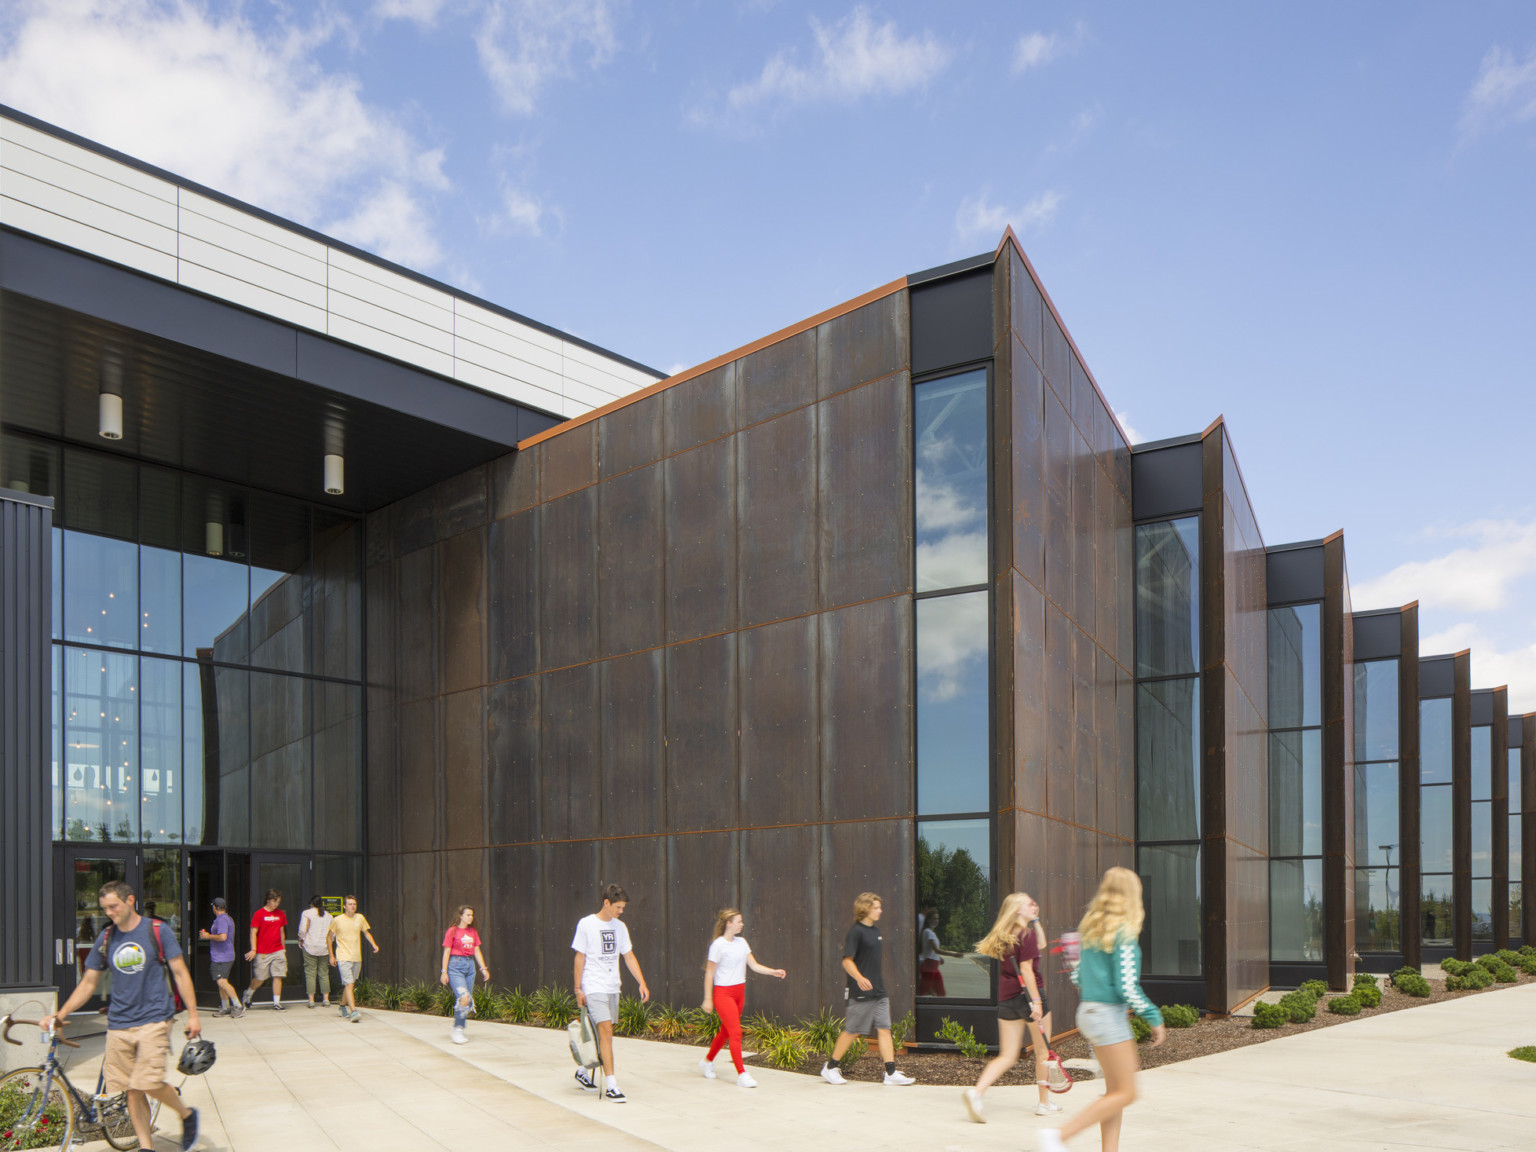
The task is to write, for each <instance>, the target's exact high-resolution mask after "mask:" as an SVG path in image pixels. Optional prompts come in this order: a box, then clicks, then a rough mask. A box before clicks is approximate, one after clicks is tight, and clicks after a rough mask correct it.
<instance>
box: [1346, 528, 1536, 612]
mask: <svg viewBox="0 0 1536 1152" xmlns="http://www.w3.org/2000/svg"><path fill="white" fill-rule="evenodd" d="M1442 535H1448V536H1451V537H1453V538H1460V539H1465V540H1467V541H1468V543H1467V544H1465V545H1463V546H1461V547H1457V548H1452V549H1451V550H1450V551H1447V552H1443V553H1442V554H1441V555H1438V556H1435V557H1433V558H1431V559H1429V560H1410V561H1408V562H1407V563H1406V564H1399V565H1398V566H1397V567H1396V568H1394V569H1392V570H1391V571H1390V572H1387V573H1385V574H1384V575H1381V576H1378V577H1377V578H1376V579H1374V580H1367V581H1365V582H1364V583H1361V584H1354V585H1352V586H1351V588H1350V598H1351V600H1353V602H1354V604H1355V606H1356V607H1357V608H1383V607H1389V606H1393V605H1397V604H1406V603H1408V601H1410V600H1418V601H1419V602H1420V604H1421V605H1423V606H1424V607H1425V608H1426V609H1432V610H1435V611H1445V610H1456V609H1459V610H1461V611H1466V612H1492V611H1497V610H1498V609H1500V608H1503V607H1504V606H1505V604H1506V603H1507V601H1508V597H1509V590H1510V587H1511V585H1513V584H1514V583H1516V582H1517V581H1519V580H1521V579H1524V578H1525V577H1527V576H1531V575H1533V574H1536V521H1531V522H1528V523H1522V522H1520V521H1517V520H1476V521H1473V522H1472V523H1470V524H1466V525H1464V526H1461V527H1458V528H1456V529H1454V530H1452V531H1450V532H1447V533H1442Z"/></svg>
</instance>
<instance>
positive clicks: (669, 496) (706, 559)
mask: <svg viewBox="0 0 1536 1152" xmlns="http://www.w3.org/2000/svg"><path fill="white" fill-rule="evenodd" d="M665 467H666V512H665V515H666V529H665V544H664V549H665V555H666V588H667V640H668V641H669V642H674V643H675V642H677V641H680V640H691V639H693V638H694V637H696V636H706V635H709V634H711V633H715V632H724V631H725V630H726V629H728V628H733V627H735V624H736V578H737V571H736V485H735V476H736V452H735V445H734V442H733V440H732V439H729V438H727V439H723V440H713V441H711V442H710V443H708V444H705V445H704V446H703V447H701V448H695V449H693V450H692V451H689V452H684V453H682V454H681V455H679V456H672V457H669V458H668V460H667V462H666V466H665Z"/></svg>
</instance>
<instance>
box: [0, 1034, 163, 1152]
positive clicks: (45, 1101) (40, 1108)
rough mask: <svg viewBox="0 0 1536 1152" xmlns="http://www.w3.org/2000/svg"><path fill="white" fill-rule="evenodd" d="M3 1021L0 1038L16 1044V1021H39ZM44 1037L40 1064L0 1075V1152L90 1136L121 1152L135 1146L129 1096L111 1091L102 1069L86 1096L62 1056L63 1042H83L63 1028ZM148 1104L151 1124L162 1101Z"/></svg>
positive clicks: (72, 1045)
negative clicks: (13, 1035)
mask: <svg viewBox="0 0 1536 1152" xmlns="http://www.w3.org/2000/svg"><path fill="white" fill-rule="evenodd" d="M0 1024H3V1027H0V1039H3V1040H4V1041H5V1042H6V1043H7V1044H14V1045H16V1046H17V1047H18V1048H19V1047H21V1041H20V1040H12V1039H11V1028H12V1027H13V1026H14V1025H17V1024H20V1025H30V1026H31V1027H33V1028H36V1027H37V1026H38V1022H37V1021H36V1020H16V1019H13V1018H12V1017H10V1016H6V1017H5V1018H4V1019H3V1020H0ZM44 1035H45V1036H47V1037H48V1054H47V1055H46V1056H45V1057H44V1058H43V1063H42V1066H41V1067H38V1068H18V1069H16V1071H14V1072H8V1073H6V1075H5V1076H3V1077H0V1152H14V1150H15V1149H21V1148H59V1149H68V1148H70V1147H71V1144H72V1143H84V1142H86V1141H89V1140H105V1141H106V1142H107V1143H108V1144H110V1145H112V1147H113V1148H117V1149H119V1150H121V1152H131V1150H134V1149H137V1148H138V1146H139V1137H138V1134H137V1133H136V1132H135V1131H134V1130H133V1118H132V1117H131V1116H129V1114H128V1094H127V1093H126V1092H118V1093H115V1094H111V1095H109V1094H108V1093H107V1091H106V1070H105V1068H103V1069H102V1071H101V1072H100V1073H98V1074H97V1077H96V1091H95V1093H94V1094H92V1095H90V1096H87V1095H85V1094H84V1093H83V1092H81V1091H80V1089H78V1088H76V1087H75V1086H74V1085H73V1084H72V1083H70V1080H69V1076H68V1075H67V1074H66V1073H65V1071H64V1067H63V1065H61V1064H60V1063H59V1060H58V1048H59V1045H60V1044H62V1045H64V1046H65V1047H66V1048H78V1047H80V1045H79V1044H77V1043H76V1042H75V1041H73V1040H66V1039H65V1038H64V1037H63V1035H62V1034H61V1033H60V1031H59V1029H55V1030H54V1031H52V1032H45V1033H44ZM147 1102H148V1104H149V1123H150V1127H151V1128H153V1127H154V1124H155V1119H156V1117H157V1116H158V1115H159V1114H160V1101H159V1100H156V1099H155V1098H154V1097H153V1096H151V1097H149V1098H148V1101H147Z"/></svg>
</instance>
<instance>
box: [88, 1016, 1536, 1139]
mask: <svg viewBox="0 0 1536 1152" xmlns="http://www.w3.org/2000/svg"><path fill="white" fill-rule="evenodd" d="M364 1015H365V1019H364V1020H363V1021H362V1023H360V1024H355V1025H354V1024H347V1023H344V1022H343V1021H341V1020H340V1019H339V1017H337V1016H336V1015H335V1014H334V1013H323V1012H322V1010H321V1009H318V1008H317V1009H315V1010H314V1011H308V1010H306V1009H305V1008H303V1007H302V1006H300V1007H297V1008H290V1009H289V1010H288V1011H287V1012H285V1013H282V1014H278V1013H274V1012H272V1011H271V1010H270V1009H264V1008H257V1009H255V1010H254V1011H252V1012H249V1013H247V1014H246V1016H245V1018H244V1019H243V1020H240V1021H238V1022H233V1021H227V1020H215V1021H211V1022H210V1027H209V1029H208V1032H209V1034H210V1035H211V1037H212V1038H213V1039H214V1040H215V1041H216V1042H217V1044H218V1046H219V1062H218V1065H217V1066H216V1068H215V1069H214V1071H213V1072H212V1073H211V1074H210V1075H208V1076H205V1077H200V1078H194V1079H192V1080H190V1081H188V1083H187V1086H186V1088H185V1089H184V1091H185V1093H186V1098H187V1099H188V1101H189V1102H191V1103H194V1104H196V1105H198V1106H199V1107H202V1108H204V1109H205V1122H204V1131H205V1133H206V1135H207V1141H206V1144H205V1147H207V1148H210V1149H213V1150H215V1152H219V1150H222V1149H234V1150H237V1152H267V1150H272V1152H305V1150H308V1149H348V1150H350V1149H357V1150H358V1152H394V1150H396V1149H401V1150H403V1149H406V1148H411V1149H421V1148H427V1149H431V1148H450V1147H452V1148H455V1149H463V1148H466V1147H505V1146H507V1145H506V1143H505V1141H507V1140H515V1141H517V1142H518V1143H519V1144H522V1145H532V1146H535V1147H538V1146H541V1145H548V1146H552V1147H559V1148H568V1149H578V1150H584V1149H597V1148H602V1149H604V1150H609V1149H619V1150H627V1149H640V1148H658V1147H659V1148H667V1149H677V1150H687V1152H695V1150H697V1152H702V1150H704V1149H710V1150H711V1152H717V1150H718V1149H720V1148H729V1149H731V1152H753V1150H758V1149H762V1150H765V1152H766V1150H768V1149H773V1150H774V1152H781V1150H782V1149H784V1148H786V1147H794V1146H796V1145H799V1146H806V1145H808V1144H810V1143H812V1142H814V1143H815V1144H817V1145H823V1146H825V1145H827V1144H831V1145H832V1146H838V1147H853V1148H863V1147H874V1146H887V1147H889V1146H901V1147H912V1148H925V1149H942V1150H944V1152H970V1150H972V1149H974V1150H978V1152H980V1150H985V1149H1009V1150H1010V1152H1018V1150H1019V1149H1029V1148H1032V1147H1033V1144H1034V1136H1033V1133H1034V1131H1035V1130H1036V1129H1038V1128H1039V1127H1041V1126H1043V1125H1045V1124H1046V1123H1055V1122H1058V1121H1046V1120H1043V1119H1039V1118H1036V1117H1035V1116H1034V1115H1033V1114H1032V1110H1033V1100H1034V1092H1033V1091H1032V1090H1030V1089H1026V1088H1006V1089H994V1090H993V1091H992V1092H990V1093H989V1094H988V1097H987V1101H988V1116H989V1118H990V1123H988V1124H986V1125H976V1124H971V1123H969V1122H968V1121H967V1120H966V1119H965V1116H964V1112H963V1110H962V1107H961V1104H960V1099H959V1090H958V1089H956V1088H940V1087H928V1086H923V1085H918V1086H916V1087H912V1088H886V1087H884V1086H881V1085H872V1084H849V1085H847V1086H845V1087H842V1088H834V1087H831V1086H829V1085H826V1084H823V1083H822V1082H821V1081H820V1080H817V1079H813V1078H811V1077H806V1076H800V1075H796V1074H793V1073H788V1072H773V1071H768V1070H761V1071H755V1072H754V1075H755V1076H756V1077H757V1079H758V1081H759V1083H760V1085H761V1086H760V1087H759V1088H757V1089H756V1090H753V1091H744V1090H742V1089H739V1088H737V1087H736V1086H735V1081H734V1077H733V1076H731V1075H730V1072H729V1059H728V1057H726V1056H724V1055H722V1057H721V1059H720V1061H719V1068H720V1069H721V1072H722V1075H721V1078H720V1079H718V1080H714V1081H709V1080H705V1079H703V1077H701V1076H700V1075H699V1072H698V1068H697V1061H698V1058H699V1056H700V1055H701V1054H702V1053H701V1051H700V1050H699V1049H695V1048H689V1047H684V1046H679V1045H670V1044H660V1043H655V1042H651V1041H643V1040H627V1039H620V1040H618V1042H617V1059H618V1070H619V1081H620V1084H621V1085H622V1087H623V1088H624V1090H625V1092H626V1093H627V1094H628V1096H629V1100H630V1102H629V1103H628V1104H624V1105H614V1104H605V1103H603V1102H601V1101H599V1100H598V1099H597V1098H596V1096H595V1095H593V1094H591V1093H584V1092H582V1091H580V1090H579V1089H578V1088H577V1087H576V1086H575V1082H574V1080H573V1079H572V1075H571V1073H572V1070H573V1067H574V1066H573V1065H572V1063H571V1060H570V1055H569V1052H568V1049H567V1047H566V1043H565V1036H564V1034H563V1033H560V1032H554V1031H551V1030H547V1029H540V1028H518V1027H508V1026H505V1025H500V1024H479V1023H476V1022H475V1021H473V1020H471V1022H470V1028H469V1034H470V1037H471V1042H470V1043H469V1044H467V1045H464V1046H461V1047H460V1046H455V1045H453V1044H452V1043H450V1042H449V1038H448V1030H449V1022H448V1021H447V1020H444V1019H442V1018H440V1017H428V1016H418V1015H415V1014H411V1013H397V1012H372V1011H366V1010H365V1013H364ZM1530 1043H1536V985H1526V986H1524V987H1520V988H1511V989H1505V990H1501V991H1497V992H1490V993H1486V994H1483V995H1478V996H1470V997H1467V998H1465V999H1460V1000H1454V1001H1450V1002H1447V1003H1442V1004H1434V1005H1426V1006H1425V1007H1422V1008H1415V1009H1410V1010H1407V1011H1402V1012H1394V1013H1390V1014H1388V1015H1385V1016H1378V1017H1373V1018H1371V1019H1368V1020H1360V1021H1356V1022H1352V1023H1349V1024H1345V1025H1342V1026H1339V1027H1335V1028H1326V1029H1320V1030H1317V1031H1314V1032H1308V1033H1302V1034H1298V1035H1296V1036H1291V1037H1284V1038H1281V1039H1278V1040H1273V1041H1269V1042H1267V1043H1264V1044H1258V1045H1254V1046H1252V1047H1248V1048H1242V1049H1237V1050H1235V1051H1232V1052H1226V1053H1222V1054H1220V1055H1216V1056H1207V1057H1204V1058H1202V1059H1199V1060H1190V1061H1186V1062H1184V1063H1181V1064H1176V1065H1171V1066H1169V1067H1165V1068H1158V1069H1155V1070H1153V1071H1150V1072H1146V1073H1143V1075H1142V1078H1141V1099H1140V1100H1139V1101H1138V1102H1137V1103H1136V1104H1135V1105H1134V1107H1133V1108H1132V1110H1131V1111H1130V1112H1128V1113H1127V1116H1126V1125H1125V1133H1124V1137H1123V1140H1122V1146H1123V1148H1124V1149H1125V1150H1126V1152H1175V1150H1177V1152H1218V1150H1219V1152H1242V1150H1248V1149H1254V1150H1257V1149H1265V1150H1270V1149H1275V1150H1278V1149H1285V1150H1286V1152H1323V1150H1325V1149H1326V1150H1328V1152H1408V1150H1410V1149H1412V1150H1413V1152H1423V1150H1424V1149H1431V1148H1433V1149H1449V1150H1467V1152H1472V1150H1476V1152H1498V1150H1501V1149H1522V1150H1529V1149H1531V1148H1532V1147H1533V1146H1536V1138H1533V1135H1532V1133H1533V1132H1536V1065H1531V1064H1526V1063H1521V1062H1520V1061H1516V1060H1511V1059H1509V1058H1508V1057H1507V1056H1505V1055H1504V1053H1505V1051H1506V1050H1508V1049H1510V1048H1513V1047H1515V1046H1516V1045H1518V1044H1530ZM77 1066H78V1067H79V1068H80V1069H81V1075H80V1076H77V1077H76V1079H77V1080H89V1079H91V1078H92V1077H94V1067H93V1066H91V1064H90V1062H89V1060H87V1059H81V1058H77ZM71 1071H72V1073H73V1072H74V1071H75V1067H72V1068H71ZM1102 1091H1103V1088H1102V1085H1101V1084H1099V1083H1086V1084H1081V1085H1079V1086H1078V1087H1077V1088H1074V1089H1073V1090H1072V1091H1071V1092H1069V1093H1067V1094H1066V1095H1065V1096H1062V1097H1058V1098H1057V1099H1058V1100H1060V1101H1061V1102H1062V1103H1063V1104H1064V1105H1065V1106H1066V1107H1067V1109H1068V1110H1069V1111H1075V1110H1077V1109H1079V1108H1082V1107H1084V1106H1085V1105H1087V1104H1088V1103H1089V1102H1090V1101H1091V1100H1093V1099H1095V1098H1097V1097H1098V1096H1099V1095H1100V1094H1101V1093H1102ZM175 1131H176V1124H175V1121H174V1120H172V1121H170V1123H169V1125H168V1128H167V1135H168V1136H171V1135H174V1133H175ZM486 1140H496V1141H497V1143H496V1144H491V1145H487V1144H484V1143H478V1144H469V1143H466V1141H482V1142H483V1141H486ZM158 1147H159V1148H161V1149H162V1150H164V1152H169V1150H170V1149H172V1148H174V1141H172V1140H161V1141H160V1142H159V1143H158ZM1074 1147H1076V1148H1080V1149H1090V1148H1095V1149H1096V1148H1097V1147H1098V1139H1097V1134H1096V1133H1093V1134H1085V1135H1084V1136H1082V1137H1080V1138H1079V1139H1078V1140H1077V1141H1076V1142H1075V1143H1074Z"/></svg>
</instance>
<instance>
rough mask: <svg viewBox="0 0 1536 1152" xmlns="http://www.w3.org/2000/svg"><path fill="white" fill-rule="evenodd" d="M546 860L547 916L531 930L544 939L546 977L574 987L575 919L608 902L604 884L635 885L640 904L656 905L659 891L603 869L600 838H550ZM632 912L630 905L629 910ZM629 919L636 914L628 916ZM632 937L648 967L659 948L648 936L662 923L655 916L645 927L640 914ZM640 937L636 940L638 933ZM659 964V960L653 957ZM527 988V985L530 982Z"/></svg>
mask: <svg viewBox="0 0 1536 1152" xmlns="http://www.w3.org/2000/svg"><path fill="white" fill-rule="evenodd" d="M541 857H542V861H543V862H542V865H541V871H542V874H543V880H544V889H543V895H542V896H541V898H540V902H539V911H540V912H541V913H542V915H543V919H542V920H540V921H539V922H538V923H537V924H536V925H532V926H531V930H532V932H533V933H534V935H535V936H536V937H537V938H538V940H539V943H540V948H539V954H540V956H541V957H542V960H541V961H540V964H539V971H540V972H541V973H542V974H543V978H544V979H545V980H546V981H547V982H548V983H550V984H553V985H555V986H556V987H557V988H558V987H561V986H562V985H563V986H564V987H567V988H569V987H572V984H571V978H572V977H573V976H574V975H575V969H576V954H575V953H574V952H572V951H571V938H572V937H573V936H574V935H575V934H576V922H577V921H578V920H580V919H581V918H582V917H583V916H587V915H590V914H591V913H593V912H596V911H597V910H598V909H600V908H601V907H602V906H603V901H602V896H601V892H602V889H603V887H604V886H605V885H608V884H623V885H625V886H626V887H628V886H629V885H630V884H633V885H634V890H633V891H631V892H630V896H631V898H633V899H635V900H636V902H637V903H638V902H639V900H641V899H644V900H646V901H647V902H648V903H651V904H657V903H660V901H659V900H658V899H657V897H656V894H655V892H654V891H649V892H647V891H643V890H642V886H641V885H642V883H643V881H642V882H636V881H635V880H632V879H631V878H629V877H626V876H621V875H618V874H617V873H613V874H608V873H604V872H603V871H602V867H601V862H602V841H600V840H572V841H560V840H556V841H554V842H553V843H546V844H544V845H542V846H541ZM626 911H627V910H626ZM625 919H626V920H629V919H631V918H630V917H628V916H626V917H625ZM522 923H523V924H524V925H525V930H526V929H527V928H528V927H530V922H529V920H528V918H527V917H526V916H524V917H523V918H522ZM630 931H631V936H630V942H631V943H632V944H633V945H634V947H635V951H636V952H638V953H639V956H640V960H641V962H642V968H641V971H644V967H643V964H644V961H645V960H646V959H647V958H648V956H647V951H649V953H650V954H651V955H654V954H655V952H656V948H655V947H654V945H652V946H651V947H650V948H649V949H648V950H647V948H646V945H647V943H648V940H647V936H646V935H642V932H645V933H648V934H649V940H650V941H654V940H655V939H656V933H657V926H656V922H655V921H654V920H652V921H650V922H649V923H646V924H644V925H643V926H642V923H641V921H640V919H639V918H634V922H633V923H632V924H631V925H630ZM637 936H638V937H639V939H635V937H637ZM652 963H653V964H654V963H655V961H654V960H653V961H652ZM525 987H526V985H525Z"/></svg>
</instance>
